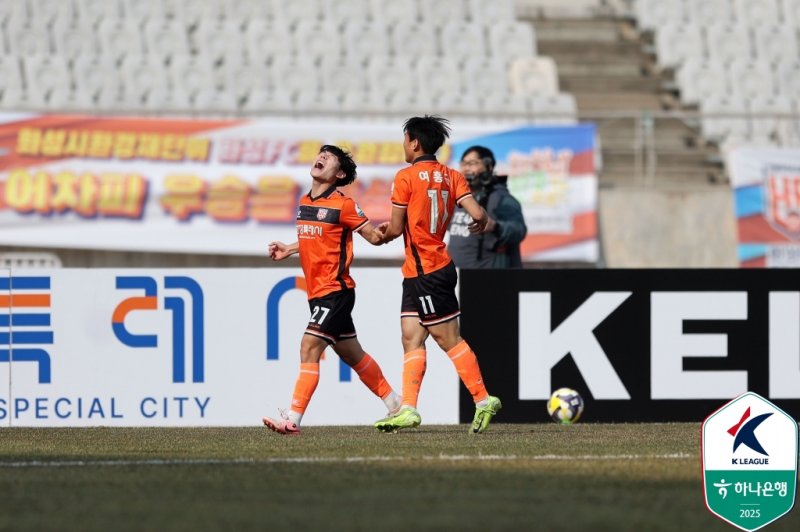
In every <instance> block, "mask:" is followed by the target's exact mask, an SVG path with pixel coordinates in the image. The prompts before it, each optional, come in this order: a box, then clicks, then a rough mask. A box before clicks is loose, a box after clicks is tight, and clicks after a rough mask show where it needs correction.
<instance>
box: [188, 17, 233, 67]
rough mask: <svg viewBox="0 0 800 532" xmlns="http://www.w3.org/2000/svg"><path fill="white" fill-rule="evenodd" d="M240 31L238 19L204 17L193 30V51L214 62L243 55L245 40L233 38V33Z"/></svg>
mask: <svg viewBox="0 0 800 532" xmlns="http://www.w3.org/2000/svg"><path fill="white" fill-rule="evenodd" d="M239 33H240V28H239V22H238V21H236V20H231V19H222V18H217V19H210V18H202V19H200V21H199V22H198V24H197V27H196V28H195V30H194V32H192V39H191V41H192V51H193V52H194V53H195V54H196V55H201V56H204V57H207V58H208V59H210V60H211V61H213V62H217V61H220V60H222V59H223V58H224V57H226V56H228V57H230V56H239V57H241V56H243V55H244V53H245V48H244V42H243V40H242V39H239V38H235V39H232V38H231V35H238V34H239Z"/></svg>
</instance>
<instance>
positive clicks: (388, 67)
mask: <svg viewBox="0 0 800 532" xmlns="http://www.w3.org/2000/svg"><path fill="white" fill-rule="evenodd" d="M413 66H414V65H413V63H412V58H410V57H407V56H374V57H373V58H371V60H370V62H369V65H368V70H367V75H368V76H369V77H370V78H371V79H372V80H373V81H374V83H375V85H376V86H380V87H381V88H385V89H386V90H390V91H392V92H398V91H399V92H404V93H411V92H414V91H416V90H418V89H419V87H417V85H416V79H415V78H414V75H413Z"/></svg>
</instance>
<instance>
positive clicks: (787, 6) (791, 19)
mask: <svg viewBox="0 0 800 532" xmlns="http://www.w3.org/2000/svg"><path fill="white" fill-rule="evenodd" d="M781 14H782V15H783V18H784V21H785V23H786V24H788V25H791V26H794V27H795V28H797V27H798V26H800V0H781Z"/></svg>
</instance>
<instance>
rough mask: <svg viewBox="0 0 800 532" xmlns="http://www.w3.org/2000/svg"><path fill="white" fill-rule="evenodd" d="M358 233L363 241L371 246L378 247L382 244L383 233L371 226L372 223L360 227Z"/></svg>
mask: <svg viewBox="0 0 800 532" xmlns="http://www.w3.org/2000/svg"><path fill="white" fill-rule="evenodd" d="M358 232H359V233H360V234H361V236H363V237H364V240H366V241H367V242H369V243H370V244H372V245H373V246H380V245H381V244H383V231H381V230H379V229H378V227H375V226H374V225H372V222H367V223H365V224H364V225H362V226H361V229H359V230H358Z"/></svg>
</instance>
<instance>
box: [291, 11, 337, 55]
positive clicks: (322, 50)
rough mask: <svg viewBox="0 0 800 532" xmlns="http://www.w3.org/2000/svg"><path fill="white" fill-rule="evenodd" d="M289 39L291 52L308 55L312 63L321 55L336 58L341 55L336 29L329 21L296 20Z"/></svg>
mask: <svg viewBox="0 0 800 532" xmlns="http://www.w3.org/2000/svg"><path fill="white" fill-rule="evenodd" d="M291 40H292V50H293V53H294V54H295V55H296V56H298V57H299V56H306V57H309V58H311V59H312V60H313V62H314V63H318V62H319V61H320V59H321V58H323V57H325V58H326V59H334V60H336V59H338V58H339V57H341V56H342V50H341V39H340V38H339V32H338V29H337V27H336V26H335V25H334V24H333V23H331V22H329V21H324V20H314V19H302V20H300V21H298V22H297V24H296V26H295V28H294V31H293V32H292V34H291Z"/></svg>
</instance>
